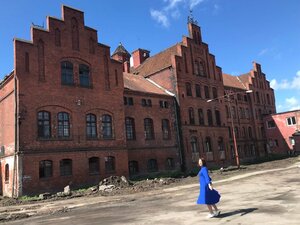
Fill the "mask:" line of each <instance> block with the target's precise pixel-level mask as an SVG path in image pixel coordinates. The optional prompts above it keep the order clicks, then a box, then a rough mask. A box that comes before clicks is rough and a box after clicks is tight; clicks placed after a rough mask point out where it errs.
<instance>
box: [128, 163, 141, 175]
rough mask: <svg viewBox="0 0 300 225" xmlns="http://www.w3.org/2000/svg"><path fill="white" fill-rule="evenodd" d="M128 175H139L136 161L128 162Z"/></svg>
mask: <svg viewBox="0 0 300 225" xmlns="http://www.w3.org/2000/svg"><path fill="white" fill-rule="evenodd" d="M128 167H129V174H130V175H134V174H138V173H139V163H138V162H137V161H129V163H128Z"/></svg>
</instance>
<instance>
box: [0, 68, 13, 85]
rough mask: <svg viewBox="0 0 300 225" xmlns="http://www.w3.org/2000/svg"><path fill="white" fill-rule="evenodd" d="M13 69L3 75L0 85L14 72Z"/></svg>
mask: <svg viewBox="0 0 300 225" xmlns="http://www.w3.org/2000/svg"><path fill="white" fill-rule="evenodd" d="M14 72H15V71H14V70H12V71H11V72H10V73H9V74H7V75H5V76H4V77H3V79H2V80H0V85H2V84H4V82H5V81H6V80H7V79H8V78H10V77H11V76H12V75H13V74H14Z"/></svg>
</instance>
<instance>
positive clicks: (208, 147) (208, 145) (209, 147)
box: [205, 137, 212, 152]
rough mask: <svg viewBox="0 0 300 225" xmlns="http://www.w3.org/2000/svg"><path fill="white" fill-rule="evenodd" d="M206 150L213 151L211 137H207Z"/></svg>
mask: <svg viewBox="0 0 300 225" xmlns="http://www.w3.org/2000/svg"><path fill="white" fill-rule="evenodd" d="M205 150H206V152H211V151H212V146H211V140H210V137H206V138H205Z"/></svg>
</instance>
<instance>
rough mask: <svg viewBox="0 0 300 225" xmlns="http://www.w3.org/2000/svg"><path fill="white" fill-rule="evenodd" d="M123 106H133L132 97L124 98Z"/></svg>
mask: <svg viewBox="0 0 300 225" xmlns="http://www.w3.org/2000/svg"><path fill="white" fill-rule="evenodd" d="M123 99H124V105H133V98H132V97H124V98H123Z"/></svg>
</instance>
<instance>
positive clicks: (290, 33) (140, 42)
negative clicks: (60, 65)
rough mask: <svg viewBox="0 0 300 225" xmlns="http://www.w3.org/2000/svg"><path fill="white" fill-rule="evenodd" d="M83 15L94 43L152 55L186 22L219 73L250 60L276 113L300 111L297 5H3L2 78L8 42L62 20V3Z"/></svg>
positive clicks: (237, 0)
mask: <svg viewBox="0 0 300 225" xmlns="http://www.w3.org/2000/svg"><path fill="white" fill-rule="evenodd" d="M62 5H67V6H70V7H73V8H76V9H79V10H81V11H83V12H84V16H85V25H86V26H88V27H91V28H94V29H96V30H97V31H98V42H99V43H103V44H106V45H108V46H110V47H111V53H113V51H114V50H115V49H116V47H117V46H118V44H119V43H120V42H121V43H122V44H123V45H124V47H125V48H126V49H127V50H128V51H129V52H133V51H134V50H135V49H137V48H143V49H147V50H149V51H150V55H154V54H157V53H158V52H160V51H163V50H164V49H166V48H168V47H170V46H172V45H174V44H176V43H177V42H180V41H181V40H182V36H187V35H188V30H187V17H188V15H189V14H190V10H192V15H193V17H194V19H195V20H197V21H198V25H199V26H200V27H201V32H202V40H203V42H205V43H207V44H208V45H209V50H210V53H211V54H213V55H215V57H216V63H217V65H218V66H220V67H222V70H223V72H224V73H228V74H232V75H239V74H243V73H247V72H249V71H250V70H251V69H252V62H253V61H255V62H257V63H259V64H261V66H262V71H263V72H264V73H265V74H266V77H267V79H268V80H269V81H270V84H271V87H272V88H274V91H275V97H276V108H277V112H284V111H290V110H295V109H300V1H299V0H285V1H284V0H251V1H250V0H126V1H125V0H109V1H98V0H84V1H78V0H77V1H76V0H64V1H63V0H26V1H22V0H10V1H8V0H3V1H1V8H2V10H1V14H0V80H1V79H2V78H3V77H4V76H5V75H6V74H9V73H10V72H11V71H12V70H13V60H14V59H13V38H21V39H25V40H31V37H30V26H31V25H32V24H35V25H39V26H44V27H45V28H47V27H46V17H47V16H53V17H57V18H61V6H62Z"/></svg>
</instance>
